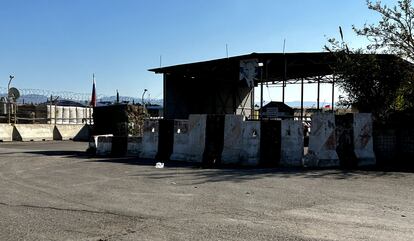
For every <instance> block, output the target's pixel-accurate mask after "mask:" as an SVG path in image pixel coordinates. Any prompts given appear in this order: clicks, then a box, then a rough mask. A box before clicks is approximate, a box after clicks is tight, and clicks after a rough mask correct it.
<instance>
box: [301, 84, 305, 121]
mask: <svg viewBox="0 0 414 241" xmlns="http://www.w3.org/2000/svg"><path fill="white" fill-rule="evenodd" d="M303 85H304V84H303V78H302V79H301V82H300V120H303Z"/></svg>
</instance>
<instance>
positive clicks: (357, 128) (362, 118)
mask: <svg viewBox="0 0 414 241" xmlns="http://www.w3.org/2000/svg"><path fill="white" fill-rule="evenodd" d="M353 131H354V133H353V134H354V135H353V136H354V150H355V156H356V158H357V162H358V166H372V165H375V164H376V159H375V153H374V147H373V135H372V116H371V114H369V113H355V114H354V123H353Z"/></svg>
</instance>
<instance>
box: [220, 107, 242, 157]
mask: <svg viewBox="0 0 414 241" xmlns="http://www.w3.org/2000/svg"><path fill="white" fill-rule="evenodd" d="M243 127H244V125H243V116H241V115H226V116H225V119H224V145H223V152H222V154H221V163H223V164H236V163H239V162H240V153H241V150H242V148H243V147H242V139H243Z"/></svg>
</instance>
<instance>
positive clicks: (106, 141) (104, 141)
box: [93, 135, 112, 156]
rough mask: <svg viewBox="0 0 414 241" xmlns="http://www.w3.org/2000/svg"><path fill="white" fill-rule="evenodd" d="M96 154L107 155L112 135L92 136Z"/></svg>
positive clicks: (110, 149)
mask: <svg viewBox="0 0 414 241" xmlns="http://www.w3.org/2000/svg"><path fill="white" fill-rule="evenodd" d="M93 139H94V143H95V148H96V155H98V156H108V155H110V154H111V152H112V135H101V136H94V137H93Z"/></svg>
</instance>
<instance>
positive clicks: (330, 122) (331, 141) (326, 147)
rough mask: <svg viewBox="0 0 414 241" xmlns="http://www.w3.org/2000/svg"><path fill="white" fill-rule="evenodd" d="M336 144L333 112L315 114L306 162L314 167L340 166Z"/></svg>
mask: <svg viewBox="0 0 414 241" xmlns="http://www.w3.org/2000/svg"><path fill="white" fill-rule="evenodd" d="M336 146H337V144H336V132H335V116H334V115H333V114H331V113H316V114H314V115H313V116H312V127H311V132H310V135H309V148H308V154H307V155H306V157H305V159H304V160H305V163H304V164H305V165H306V166H313V167H336V166H339V157H338V154H337V153H336Z"/></svg>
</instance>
